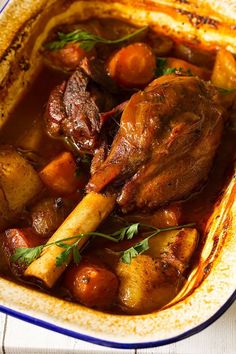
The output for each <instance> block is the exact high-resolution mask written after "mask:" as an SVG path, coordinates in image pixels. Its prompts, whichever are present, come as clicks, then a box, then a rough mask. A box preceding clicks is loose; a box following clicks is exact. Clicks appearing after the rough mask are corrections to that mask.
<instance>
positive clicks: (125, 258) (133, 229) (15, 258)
mask: <svg viewBox="0 0 236 354" xmlns="http://www.w3.org/2000/svg"><path fill="white" fill-rule="evenodd" d="M192 226H194V224H185V225H179V226H172V227H167V228H156V227H154V226H152V225H146V224H142V223H135V224H130V225H128V226H125V227H123V228H121V229H119V230H118V231H115V232H114V233H112V234H111V235H108V234H104V233H101V232H96V231H92V232H86V233H83V234H78V235H75V236H72V237H67V238H64V239H62V240H60V241H55V242H51V243H46V244H44V245H39V246H36V247H32V248H26V247H23V248H17V249H16V251H15V253H14V254H13V255H12V257H11V260H12V262H18V263H19V264H25V265H27V266H28V265H29V264H30V263H32V262H33V261H34V260H35V259H37V258H39V257H40V255H41V253H42V251H43V250H44V249H45V248H48V247H50V246H53V245H56V246H58V247H60V248H62V249H63V252H62V253H61V254H59V255H58V256H57V257H56V260H55V262H56V266H58V267H60V266H62V265H63V264H67V263H68V262H69V261H70V257H71V255H72V257H73V260H74V262H75V263H76V264H78V263H79V262H80V260H81V254H80V251H79V248H78V245H79V242H80V241H81V239H83V238H85V237H88V236H97V237H103V238H105V239H107V240H110V241H112V242H116V243H117V242H120V241H123V240H124V239H127V240H132V238H133V237H134V236H135V235H137V234H138V232H139V231H141V230H142V231H145V232H148V233H149V235H148V236H147V237H146V238H144V239H143V240H142V241H140V242H137V243H136V244H135V245H133V246H132V247H130V248H128V249H126V250H124V251H121V252H119V253H118V254H119V256H120V259H121V261H122V262H124V263H127V264H130V262H131V260H132V259H133V258H135V257H137V256H138V255H139V254H142V253H143V252H145V251H147V250H148V249H149V240H150V238H152V237H154V236H156V235H158V234H159V233H161V232H164V231H171V230H179V229H182V228H183V227H192ZM71 240H75V241H74V242H73V243H71V244H68V243H66V241H71Z"/></svg>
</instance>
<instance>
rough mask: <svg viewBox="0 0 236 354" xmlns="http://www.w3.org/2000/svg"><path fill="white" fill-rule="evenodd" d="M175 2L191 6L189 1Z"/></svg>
mask: <svg viewBox="0 0 236 354" xmlns="http://www.w3.org/2000/svg"><path fill="white" fill-rule="evenodd" d="M175 2H177V3H179V4H186V5H189V4H190V3H189V1H188V0H175Z"/></svg>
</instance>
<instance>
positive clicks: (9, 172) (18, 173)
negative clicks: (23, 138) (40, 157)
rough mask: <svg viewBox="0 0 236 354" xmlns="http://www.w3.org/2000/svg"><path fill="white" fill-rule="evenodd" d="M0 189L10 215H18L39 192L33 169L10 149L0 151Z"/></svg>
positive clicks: (37, 178)
mask: <svg viewBox="0 0 236 354" xmlns="http://www.w3.org/2000/svg"><path fill="white" fill-rule="evenodd" d="M0 187H1V189H2V191H3V193H4V197H5V199H6V201H7V204H8V208H9V211H10V213H11V214H13V215H15V214H17V213H20V212H21V210H22V208H23V207H24V206H25V205H27V204H28V203H29V202H30V201H31V200H32V199H33V198H34V197H35V196H36V195H37V194H38V193H39V192H40V190H41V188H42V183H41V181H40V178H39V177H38V174H37V172H36V171H35V170H34V169H33V167H32V166H31V165H30V164H29V163H28V162H27V161H26V160H25V159H24V158H23V157H22V156H21V155H19V154H18V153H17V152H16V150H14V149H13V148H11V147H2V148H1V149H0Z"/></svg>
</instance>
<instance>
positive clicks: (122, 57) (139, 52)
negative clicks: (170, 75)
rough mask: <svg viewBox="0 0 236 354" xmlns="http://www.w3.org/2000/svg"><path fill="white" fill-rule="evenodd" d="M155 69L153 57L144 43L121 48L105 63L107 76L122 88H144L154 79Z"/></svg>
mask: <svg viewBox="0 0 236 354" xmlns="http://www.w3.org/2000/svg"><path fill="white" fill-rule="evenodd" d="M155 68H156V59H155V55H154V54H153V52H152V49H151V48H150V47H149V46H148V45H147V44H145V43H134V44H130V45H128V46H127V47H123V48H121V49H120V50H119V51H118V52H115V53H114V54H113V55H112V56H111V57H110V58H109V60H108V62H107V71H108V73H109V75H110V76H111V77H112V78H113V79H114V80H115V81H116V82H117V83H118V84H119V85H121V86H124V87H144V86H145V85H147V84H148V83H149V82H150V81H151V80H152V79H153V78H154V75H155Z"/></svg>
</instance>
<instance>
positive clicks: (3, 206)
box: [0, 189, 12, 230]
mask: <svg viewBox="0 0 236 354" xmlns="http://www.w3.org/2000/svg"><path fill="white" fill-rule="evenodd" d="M11 216H12V215H11V212H10V210H9V208H8V203H7V200H6V198H5V195H4V192H3V190H2V189H0V230H4V228H6V227H7V224H8V221H9V220H10V218H11Z"/></svg>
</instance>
